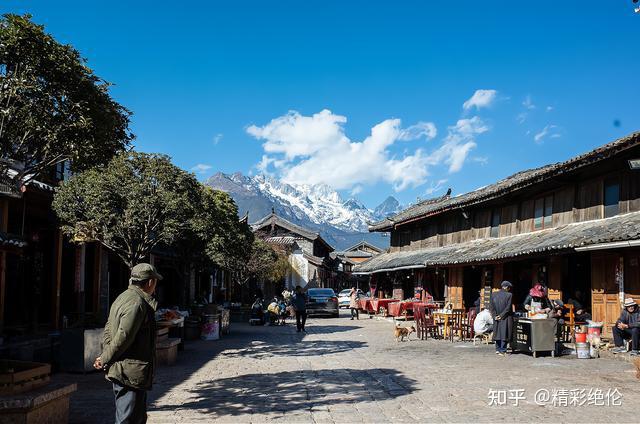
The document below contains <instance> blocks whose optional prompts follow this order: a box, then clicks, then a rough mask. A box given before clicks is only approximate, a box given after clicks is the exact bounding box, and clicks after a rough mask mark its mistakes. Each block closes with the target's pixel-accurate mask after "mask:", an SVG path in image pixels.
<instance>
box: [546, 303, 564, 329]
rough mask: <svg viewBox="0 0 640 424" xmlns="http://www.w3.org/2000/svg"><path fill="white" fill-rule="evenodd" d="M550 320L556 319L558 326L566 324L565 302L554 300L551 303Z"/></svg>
mask: <svg viewBox="0 0 640 424" xmlns="http://www.w3.org/2000/svg"><path fill="white" fill-rule="evenodd" d="M549 318H555V319H557V320H558V324H564V302H563V301H562V300H560V299H554V300H552V301H551V311H550V312H549Z"/></svg>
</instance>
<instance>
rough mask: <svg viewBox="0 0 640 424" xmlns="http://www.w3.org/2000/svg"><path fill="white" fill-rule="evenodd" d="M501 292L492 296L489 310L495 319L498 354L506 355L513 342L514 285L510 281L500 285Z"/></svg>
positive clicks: (495, 338) (494, 336)
mask: <svg viewBox="0 0 640 424" xmlns="http://www.w3.org/2000/svg"><path fill="white" fill-rule="evenodd" d="M500 286H501V287H502V290H501V291H498V292H495V293H493V294H492V295H491V301H490V302H489V310H490V311H491V316H492V317H493V340H494V341H495V342H496V353H497V354H498V355H503V356H504V355H505V354H506V352H507V343H508V342H509V340H511V330H512V327H513V311H512V306H511V305H512V303H513V302H512V300H513V294H511V288H512V287H513V285H512V284H511V283H510V282H508V281H503V282H502V284H501V285H500Z"/></svg>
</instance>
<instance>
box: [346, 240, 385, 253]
mask: <svg viewBox="0 0 640 424" xmlns="http://www.w3.org/2000/svg"><path fill="white" fill-rule="evenodd" d="M362 248H367V249H371V250H373V251H375V252H378V253H382V252H384V249H380V248H379V247H378V246H374V245H373V244H371V243H369V242H367V241H365V240H362V241H361V242H360V243H357V244H354V245H353V246H351V247H349V248H348V249H344V252H356V251H361V250H362Z"/></svg>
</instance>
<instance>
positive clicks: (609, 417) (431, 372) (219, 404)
mask: <svg viewBox="0 0 640 424" xmlns="http://www.w3.org/2000/svg"><path fill="white" fill-rule="evenodd" d="M392 333H393V324H391V323H389V322H386V321H383V320H369V319H364V320H359V321H351V320H349V319H348V318H346V316H345V315H343V316H342V317H341V318H337V319H331V318H328V319H324V318H312V319H310V320H309V324H308V331H307V334H298V333H296V332H295V329H294V328H293V326H291V325H289V326H285V327H251V326H248V325H238V324H235V325H233V326H232V333H231V334H230V335H229V336H227V337H225V338H223V339H221V340H218V341H196V342H191V343H187V344H186V348H185V350H184V351H183V352H180V354H179V356H178V361H177V363H176V365H174V366H171V367H162V368H160V369H159V370H158V372H157V375H156V379H155V385H154V388H153V390H152V391H151V392H150V394H149V400H150V405H149V422H150V423H169V422H175V423H187V422H220V423H231V422H234V423H235V422H243V423H262V422H272V421H278V422H288V423H289V422H294V423H295V422H301V423H349V422H367V423H372V422H375V423H378V422H426V421H428V422H514V421H519V422H622V421H626V422H636V421H637V407H636V405H638V404H639V403H638V402H639V401H640V381H638V380H637V379H636V377H635V372H634V369H633V366H632V365H631V364H628V363H626V362H622V361H615V360H611V359H597V360H578V359H575V358H573V357H561V358H551V357H542V358H537V359H534V358H532V357H531V356H529V355H510V356H507V357H498V356H496V355H495V354H494V353H493V345H478V346H473V345H472V344H470V343H460V342H458V343H450V342H448V341H439V340H427V341H420V340H411V341H408V342H403V343H396V342H395V341H394V340H393V334H392ZM61 377H63V378H66V379H67V380H68V381H75V382H78V392H77V393H76V394H74V395H73V397H72V403H71V408H72V409H71V421H72V422H73V423H110V422H113V395H112V393H111V389H110V385H109V383H108V382H106V381H104V379H103V378H102V376H100V375H98V374H89V375H66V376H65V375H63V376H61ZM613 390H617V393H619V394H620V396H621V397H620V398H619V399H617V401H619V403H621V404H620V405H617V404H607V402H606V401H611V399H610V396H608V395H607V393H608V392H609V394H610V392H611V391H613ZM540 392H541V393H542V394H543V395H545V394H546V395H548V396H547V398H546V400H545V399H542V400H544V401H545V402H541V399H538V398H536V396H540V394H539V393H540ZM581 393H582V394H583V396H582V400H584V404H582V405H579V404H578V403H579V402H578V401H577V400H576V399H578V398H580V394H581ZM501 396H502V397H501ZM572 396H573V397H572ZM492 398H495V399H494V401H495V402H494V405H492V406H490V405H489V404H490V402H491V400H492ZM516 398H523V399H516ZM563 402H565V403H563ZM569 402H574V403H569ZM515 403H517V404H518V405H517V406H515ZM541 403H542V405H541ZM609 403H611V402H609ZM614 403H615V402H614Z"/></svg>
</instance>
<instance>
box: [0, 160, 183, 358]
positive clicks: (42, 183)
mask: <svg viewBox="0 0 640 424" xmlns="http://www.w3.org/2000/svg"><path fill="white" fill-rule="evenodd" d="M65 171H66V168H65V167H64V166H62V165H61V166H59V167H57V168H56V169H54V170H53V171H52V172H51V173H50V174H47V175H42V176H41V177H40V178H39V179H38V180H32V181H30V182H29V183H27V184H26V185H24V186H23V187H22V188H21V189H18V188H17V187H16V186H15V183H14V182H13V181H12V180H11V177H13V176H14V175H15V170H14V169H9V170H8V173H7V174H5V175H3V176H2V177H1V178H0V358H12V359H23V360H33V359H35V360H40V361H44V362H55V355H56V354H55V351H56V349H55V346H56V343H58V338H59V331H60V330H64V328H65V327H83V328H92V327H101V326H102V325H103V324H104V322H105V321H106V319H107V316H108V313H109V308H110V306H111V303H112V302H113V300H114V299H115V298H116V297H117V296H118V295H119V294H120V293H121V292H123V291H124V290H125V289H126V288H127V286H128V284H129V277H130V271H129V269H128V267H126V266H125V265H124V264H123V262H122V260H121V259H120V258H119V257H118V256H117V255H115V254H114V253H112V252H111V251H109V250H108V249H106V248H103V247H102V246H101V245H100V244H99V243H93V242H92V243H72V242H71V241H70V240H68V239H67V238H66V237H64V236H63V235H62V233H61V231H60V230H59V224H58V221H57V218H56V216H55V213H54V212H53V210H52V207H51V203H52V201H53V194H54V188H55V187H56V186H57V184H59V182H60V181H62V180H63V179H64V178H65V177H66V176H67V175H68V173H67V172H65ZM149 261H151V262H152V263H155V264H156V265H157V266H158V269H159V271H160V272H161V273H162V274H163V275H164V276H165V280H163V281H162V282H161V283H160V285H159V288H158V289H159V293H158V295H159V299H160V301H161V303H162V304H163V306H171V305H182V306H186V304H187V302H188V301H189V300H190V299H193V290H192V289H191V287H192V286H193V284H188V283H192V282H193V278H190V277H189V274H188V272H189V271H188V270H186V271H185V267H184V266H182V264H180V263H178V262H177V261H176V258H174V257H173V256H172V255H171V254H170V252H163V251H158V252H154V254H152V255H151V257H150V258H149ZM191 272H192V273H193V272H194V271H193V270H192V271H191ZM190 296H191V297H190Z"/></svg>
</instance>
